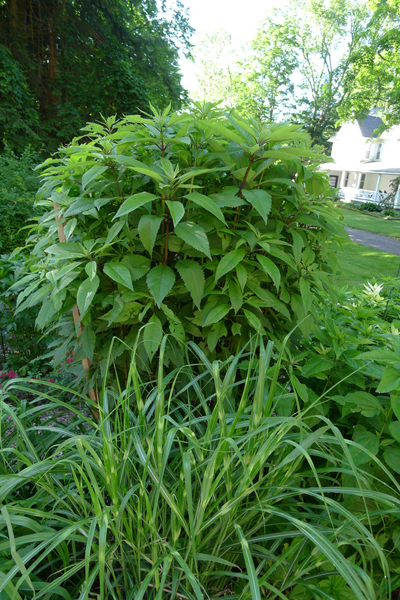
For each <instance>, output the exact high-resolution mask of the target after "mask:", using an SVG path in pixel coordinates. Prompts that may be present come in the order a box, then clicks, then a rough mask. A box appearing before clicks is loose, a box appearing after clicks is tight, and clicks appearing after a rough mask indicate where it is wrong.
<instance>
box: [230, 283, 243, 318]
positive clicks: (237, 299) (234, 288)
mask: <svg viewBox="0 0 400 600" xmlns="http://www.w3.org/2000/svg"><path fill="white" fill-rule="evenodd" d="M228 289H229V300H230V301H231V304H232V306H233V310H234V311H235V313H237V311H238V310H239V309H240V308H241V307H242V304H243V295H242V291H241V289H240V285H239V284H238V283H236V281H234V280H233V279H231V281H230V282H229V286H228Z"/></svg>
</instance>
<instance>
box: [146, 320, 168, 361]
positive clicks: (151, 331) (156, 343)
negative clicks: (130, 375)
mask: <svg viewBox="0 0 400 600" xmlns="http://www.w3.org/2000/svg"><path fill="white" fill-rule="evenodd" d="M162 336H163V329H162V325H161V321H160V320H159V319H157V317H156V316H155V315H152V316H151V317H150V319H149V322H148V323H147V324H146V325H145V327H144V330H143V343H144V347H145V348H146V352H147V355H148V357H149V359H150V360H152V359H153V356H154V355H155V353H156V352H157V350H158V348H159V347H160V344H161V340H162Z"/></svg>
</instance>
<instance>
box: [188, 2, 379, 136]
mask: <svg viewBox="0 0 400 600" xmlns="http://www.w3.org/2000/svg"><path fill="white" fill-rule="evenodd" d="M370 17H371V12H370V10H369V9H368V7H367V6H366V4H365V3H364V2H361V1H360V0H296V1H295V2H292V3H290V5H289V6H282V7H279V8H276V9H275V10H273V11H271V12H270V13H269V15H268V17H267V18H266V19H265V20H264V21H263V22H261V23H260V26H259V29H258V31H257V34H256V36H255V38H254V39H253V41H252V44H251V48H250V49H249V51H246V53H245V58H244V59H243V60H242V61H241V62H237V63H236V65H233V66H231V67H230V70H231V72H230V73H229V75H230V76H229V78H228V77H227V74H226V73H225V74H221V77H220V81H224V80H225V81H229V82H230V89H229V90H227V89H226V86H225V93H224V94H222V93H221V94H220V96H219V97H220V99H222V98H224V99H226V98H229V97H230V96H233V98H234V104H235V105H240V107H241V112H242V114H244V115H246V116H252V117H255V118H257V119H259V120H261V121H266V122H272V121H276V120H280V121H294V122H296V123H304V125H305V128H306V130H307V131H308V132H309V133H310V135H311V137H312V139H313V140H314V142H315V143H316V144H323V145H324V146H327V141H328V140H329V138H330V136H331V135H332V133H333V132H334V131H335V130H336V128H337V122H338V120H339V112H340V108H341V106H342V105H344V104H345V103H346V102H347V100H348V98H349V97H350V95H351V92H352V84H353V83H354V73H353V67H352V65H353V63H354V61H355V58H356V56H357V54H358V52H359V51H360V49H361V48H362V47H363V46H364V45H365V41H366V39H367V37H366V35H367V34H366V32H365V26H366V24H367V23H368V22H369V19H370ZM205 42H206V43H205V44H203V46H202V48H201V49H200V50H201V52H202V57H203V62H204V63H205V64H204V68H203V73H204V74H205V76H206V77H207V76H208V79H209V87H210V86H211V87H212V81H211V75H212V73H214V72H215V71H216V67H215V65H214V66H213V68H211V66H212V65H211V63H212V60H214V62H215V57H217V56H218V52H217V48H216V44H215V40H214V39H213V38H212V37H211V36H210V37H209V39H208V40H205ZM209 56H211V57H214V58H210V59H208V57H209ZM207 74H208V75H207ZM203 79H204V77H203ZM201 83H202V86H203V87H204V88H206V87H207V82H204V81H202V82H201ZM214 88H215V86H214ZM214 91H216V92H218V91H219V90H218V89H214ZM228 92H229V93H228Z"/></svg>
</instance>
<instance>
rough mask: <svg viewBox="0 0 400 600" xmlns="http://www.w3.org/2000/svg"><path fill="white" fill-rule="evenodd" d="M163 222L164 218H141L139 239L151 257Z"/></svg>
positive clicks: (153, 216)
mask: <svg viewBox="0 0 400 600" xmlns="http://www.w3.org/2000/svg"><path fill="white" fill-rule="evenodd" d="M162 222H163V217H156V216H155V215H143V216H142V217H141V218H140V221H139V224H138V233H139V238H140V241H141V242H142V244H143V246H144V247H145V249H146V250H147V252H148V253H149V254H150V255H151V254H152V252H153V247H154V243H155V241H156V238H157V233H158V230H159V229H160V225H161V223H162Z"/></svg>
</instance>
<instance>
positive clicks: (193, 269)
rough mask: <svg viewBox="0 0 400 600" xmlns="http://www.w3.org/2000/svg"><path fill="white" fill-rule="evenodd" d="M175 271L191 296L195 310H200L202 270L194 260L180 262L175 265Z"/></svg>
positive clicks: (202, 290)
mask: <svg viewBox="0 0 400 600" xmlns="http://www.w3.org/2000/svg"><path fill="white" fill-rule="evenodd" d="M176 269H177V271H178V273H179V275H180V276H181V277H182V280H183V283H184V284H185V287H186V289H187V290H188V292H189V293H190V295H191V296H192V299H193V303H194V304H195V306H197V308H200V303H201V300H202V298H203V294H204V282H205V278H204V272H203V269H202V268H201V266H200V265H199V263H197V262H195V261H194V260H180V261H178V262H177V263H176Z"/></svg>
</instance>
